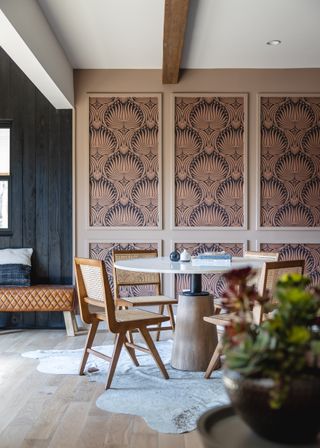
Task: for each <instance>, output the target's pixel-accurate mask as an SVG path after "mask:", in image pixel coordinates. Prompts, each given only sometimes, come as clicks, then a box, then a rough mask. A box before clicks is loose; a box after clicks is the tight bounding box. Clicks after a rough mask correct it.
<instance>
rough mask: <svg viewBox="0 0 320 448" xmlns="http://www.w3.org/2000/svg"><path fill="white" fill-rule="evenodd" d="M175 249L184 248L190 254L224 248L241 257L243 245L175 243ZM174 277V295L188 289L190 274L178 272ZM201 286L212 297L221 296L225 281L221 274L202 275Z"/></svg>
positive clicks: (180, 249) (180, 250)
mask: <svg viewBox="0 0 320 448" xmlns="http://www.w3.org/2000/svg"><path fill="white" fill-rule="evenodd" d="M175 249H176V250H177V251H179V252H182V250H183V249H186V250H188V252H190V253H191V254H192V255H198V254H200V253H203V252H213V251H222V250H225V251H226V252H228V253H230V254H232V255H233V256H235V257H241V256H242V255H243V249H244V247H243V244H242V243H176V244H175ZM175 279H176V280H175V295H176V297H177V296H178V294H179V292H180V291H182V290H183V289H189V281H190V276H189V275H181V274H178V275H176V276H175ZM202 286H203V290H204V291H209V292H210V293H211V294H212V295H213V296H214V297H221V295H222V292H223V291H224V288H225V283H224V280H223V278H222V275H221V274H213V275H203V276H202Z"/></svg>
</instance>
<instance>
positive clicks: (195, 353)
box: [114, 257, 268, 371]
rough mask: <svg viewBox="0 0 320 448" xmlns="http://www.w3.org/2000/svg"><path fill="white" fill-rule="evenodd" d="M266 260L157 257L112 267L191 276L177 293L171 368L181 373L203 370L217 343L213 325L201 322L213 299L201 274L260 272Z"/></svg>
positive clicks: (121, 263)
mask: <svg viewBox="0 0 320 448" xmlns="http://www.w3.org/2000/svg"><path fill="white" fill-rule="evenodd" d="M265 261H268V260H266V259H261V258H254V257H250V258H246V257H233V258H232V261H231V262H230V264H228V265H223V264H221V265H218V264H217V265H215V266H195V265H193V264H192V261H189V262H183V261H171V260H170V259H169V257H157V258H134V259H128V260H121V261H117V262H115V263H114V267H115V268H116V269H122V270H125V271H133V272H157V273H161V274H183V275H186V274H190V286H189V289H188V290H183V291H182V292H180V293H179V299H178V309H177V317H176V328H175V333H174V338H173V348H172V356H171V365H172V367H173V368H176V369H180V370H189V371H205V370H206V369H207V367H208V364H209V361H210V359H211V357H212V354H213V352H214V349H215V347H216V345H217V343H218V335H217V329H216V327H215V325H212V324H209V323H207V322H205V321H204V320H203V317H204V316H211V315H212V314H214V300H213V297H212V295H210V293H209V292H207V291H203V290H202V275H203V274H221V273H224V272H227V271H230V270H231V269H239V268H243V267H245V266H250V267H252V268H253V269H255V270H256V271H259V270H260V269H261V268H262V266H263V263H264V262H265Z"/></svg>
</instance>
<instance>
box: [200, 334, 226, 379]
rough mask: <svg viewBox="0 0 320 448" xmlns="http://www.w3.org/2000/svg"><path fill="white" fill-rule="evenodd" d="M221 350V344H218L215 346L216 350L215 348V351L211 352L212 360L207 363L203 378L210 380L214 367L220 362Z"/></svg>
mask: <svg viewBox="0 0 320 448" xmlns="http://www.w3.org/2000/svg"><path fill="white" fill-rule="evenodd" d="M221 348H222V344H221V342H218V344H217V346H216V348H215V350H214V352H213V355H212V358H211V360H210V362H209V365H208V367H207V370H206V373H205V374H204V377H205V378H206V379H207V380H208V379H209V378H210V376H211V374H212V372H213V371H214V369H215V367H216V365H217V364H218V362H219V360H220V351H221Z"/></svg>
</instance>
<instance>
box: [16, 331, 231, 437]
mask: <svg viewBox="0 0 320 448" xmlns="http://www.w3.org/2000/svg"><path fill="white" fill-rule="evenodd" d="M156 345H157V349H158V351H159V353H160V356H161V358H162V360H163V362H164V364H165V365H166V368H167V370H168V373H169V376H170V379H169V380H164V379H163V377H162V376H161V373H160V371H159V369H158V367H157V366H156V365H155V363H154V361H153V358H152V357H151V356H150V355H148V354H145V353H142V352H138V351H137V352H136V354H137V358H138V361H139V364H140V367H135V366H134V365H133V363H132V361H131V359H130V358H129V356H128V355H127V353H126V351H125V350H123V351H122V353H121V357H120V359H119V362H118V366H117V369H116V373H115V375H114V378H113V382H112V386H111V387H112V388H111V389H109V390H107V391H105V392H103V393H102V395H100V397H99V398H98V399H97V402H96V404H97V406H98V407H99V408H101V409H103V410H105V411H109V412H113V413H123V414H133V415H139V416H141V417H142V418H143V419H144V420H145V421H146V423H147V424H148V425H149V426H150V427H151V428H153V429H155V430H156V431H158V432H164V433H183V432H188V431H192V430H193V429H195V427H196V422H197V419H198V418H199V417H200V415H201V414H202V413H204V412H205V411H206V410H207V409H209V408H214V407H217V406H221V405H224V404H227V403H229V399H228V397H227V395H226V392H225V390H224V386H223V382H222V372H221V371H216V372H214V373H213V375H212V378H211V379H210V380H205V379H204V377H203V372H184V371H181V370H175V369H173V368H172V367H171V366H170V357H171V349H172V341H171V340H169V341H160V342H157V343H156ZM112 348H113V347H112V346H104V347H96V349H97V350H99V351H102V352H104V353H106V354H107V355H109V356H110V355H111V353H112ZM81 355H82V349H81V350H36V351H32V352H27V353H23V355H22V356H24V357H26V358H32V359H37V360H39V365H38V366H37V369H38V370H39V371H40V372H43V373H51V374H58V375H77V372H78V367H79V364H80V358H81ZM107 366H108V363H106V362H105V361H103V360H101V359H99V358H97V357H94V356H90V357H89V361H88V363H87V367H86V375H87V378H85V377H84V381H96V382H101V383H105V380H106V370H107Z"/></svg>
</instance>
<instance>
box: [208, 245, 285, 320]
mask: <svg viewBox="0 0 320 448" xmlns="http://www.w3.org/2000/svg"><path fill="white" fill-rule="evenodd" d="M243 257H244V258H248V259H250V258H257V259H260V260H265V261H278V259H279V253H278V252H256V251H250V250H246V251H245V252H244V254H243ZM260 280H261V272H260V271H259V272H257V273H256V275H255V276H254V277H253V278H252V279H251V280H250V284H251V285H256V286H257V287H258V286H259V282H260ZM222 308H223V305H222V300H221V299H220V298H218V299H214V309H215V314H219V313H221V310H222Z"/></svg>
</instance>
